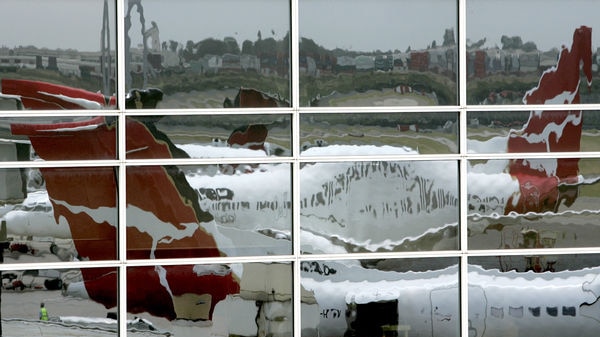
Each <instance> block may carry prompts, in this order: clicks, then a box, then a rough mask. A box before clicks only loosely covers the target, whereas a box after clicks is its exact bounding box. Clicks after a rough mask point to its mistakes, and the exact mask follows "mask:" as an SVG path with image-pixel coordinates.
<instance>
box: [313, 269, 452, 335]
mask: <svg viewBox="0 0 600 337" xmlns="http://www.w3.org/2000/svg"><path fill="white" fill-rule="evenodd" d="M301 263H302V265H301V277H302V278H301V285H302V293H301V296H302V306H301V315H302V323H301V324H302V336H306V337H316V336H321V337H337V336H357V337H358V336H457V337H458V336H459V335H460V332H459V328H460V313H459V287H458V275H459V274H458V260H457V259H455V258H435V259H378V260H373V261H368V260H360V261H359V260H345V261H302V262H301Z"/></svg>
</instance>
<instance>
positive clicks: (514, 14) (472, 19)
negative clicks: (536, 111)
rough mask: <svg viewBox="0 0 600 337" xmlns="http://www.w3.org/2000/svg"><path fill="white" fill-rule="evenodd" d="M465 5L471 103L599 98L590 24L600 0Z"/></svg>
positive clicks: (489, 1)
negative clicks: (534, 18)
mask: <svg viewBox="0 0 600 337" xmlns="http://www.w3.org/2000/svg"><path fill="white" fill-rule="evenodd" d="M466 8H467V17H466V22H467V31H466V34H467V76H468V80H467V82H468V84H467V102H468V103H469V104H507V103H508V104H548V103H552V104H571V103H598V102H599V99H598V97H597V96H598V86H597V84H595V83H594V82H592V73H593V72H596V71H597V70H598V61H597V59H596V56H595V55H592V54H593V52H594V51H596V49H597V48H598V47H599V43H598V37H597V36H596V37H592V33H591V29H593V28H594V27H593V26H594V23H595V22H597V19H596V16H595V15H594V13H595V12H597V11H598V10H600V3H597V2H593V1H588V0H577V1H569V2H564V1H557V0H551V1H545V0H533V1H518V0H510V1H493V0H483V1H482V0H477V1H475V0H468V1H467V4H466ZM533 13H534V15H535V17H536V20H531V15H532V14H533ZM572 13H577V14H576V15H572ZM507 17H510V24H507V22H506V20H505V18H507ZM590 28H591V29H590ZM580 64H581V65H582V66H581V67H580ZM588 89H591V91H590V90H588Z"/></svg>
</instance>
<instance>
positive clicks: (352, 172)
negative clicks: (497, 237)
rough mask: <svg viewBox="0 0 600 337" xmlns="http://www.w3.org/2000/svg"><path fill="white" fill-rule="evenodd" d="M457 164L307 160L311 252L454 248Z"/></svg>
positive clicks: (305, 241)
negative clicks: (308, 161) (309, 161)
mask: <svg viewBox="0 0 600 337" xmlns="http://www.w3.org/2000/svg"><path fill="white" fill-rule="evenodd" d="M457 174H458V166H457V165H456V163H455V162H447V161H439V162H431V161H411V162H346V163H307V164H305V165H304V166H302V168H301V170H300V206H301V211H300V215H301V218H300V221H301V230H302V232H301V235H302V236H301V241H302V250H303V251H304V252H306V253H317V252H326V253H358V252H375V251H412V250H442V249H456V248H457V231H458V226H457V223H458V180H457V179H458V175H457Z"/></svg>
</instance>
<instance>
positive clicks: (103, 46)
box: [0, 0, 117, 109]
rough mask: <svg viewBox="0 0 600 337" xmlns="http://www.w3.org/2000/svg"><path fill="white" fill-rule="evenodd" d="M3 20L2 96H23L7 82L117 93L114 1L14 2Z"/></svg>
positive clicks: (8, 4)
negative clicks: (26, 81) (41, 83)
mask: <svg viewBox="0 0 600 337" xmlns="http://www.w3.org/2000/svg"><path fill="white" fill-rule="evenodd" d="M15 13H19V14H18V15H15ZM50 13H51V14H50ZM0 16H1V18H0V30H2V32H4V33H3V35H2V38H0V46H1V47H0V70H1V71H0V73H1V74H0V79H2V80H3V82H2V93H4V94H9V93H10V94H22V92H20V93H13V92H10V90H8V89H7V87H8V85H7V83H6V82H4V80H7V79H25V80H34V81H44V82H52V83H54V84H60V85H66V86H70V87H75V88H81V89H85V90H88V91H90V92H94V93H95V92H100V93H102V94H103V95H105V96H111V95H114V94H115V93H116V91H117V90H116V86H115V83H116V81H115V76H116V52H115V51H116V43H115V40H116V32H117V29H116V27H117V25H116V15H115V1H107V0H85V1H69V0H67V1H44V2H41V3H40V2H38V1H31V0H24V1H13V0H9V1H3V2H2V13H1V14H0ZM17 27H18V28H17ZM47 109H61V107H60V106H50V107H47Z"/></svg>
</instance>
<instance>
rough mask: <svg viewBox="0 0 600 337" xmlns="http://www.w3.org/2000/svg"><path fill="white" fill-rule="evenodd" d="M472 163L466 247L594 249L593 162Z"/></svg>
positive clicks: (469, 181)
mask: <svg viewBox="0 0 600 337" xmlns="http://www.w3.org/2000/svg"><path fill="white" fill-rule="evenodd" d="M470 164H471V165H470V166H469V173H468V177H467V179H468V184H467V190H468V198H469V211H468V213H469V218H468V219H469V222H468V226H469V233H470V235H469V247H470V248H474V249H496V248H558V247H591V246H596V242H597V235H596V234H595V232H596V230H595V228H596V225H595V218H596V211H595V209H596V206H594V205H595V204H596V202H597V200H596V199H597V198H598V193H597V182H598V178H597V177H598V172H597V171H598V170H597V167H598V163H597V160H596V159H578V158H559V159H533V158H531V159H518V160H517V159H513V160H488V161H481V162H479V161H471V162H470ZM533 168H535V170H534V169H533Z"/></svg>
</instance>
